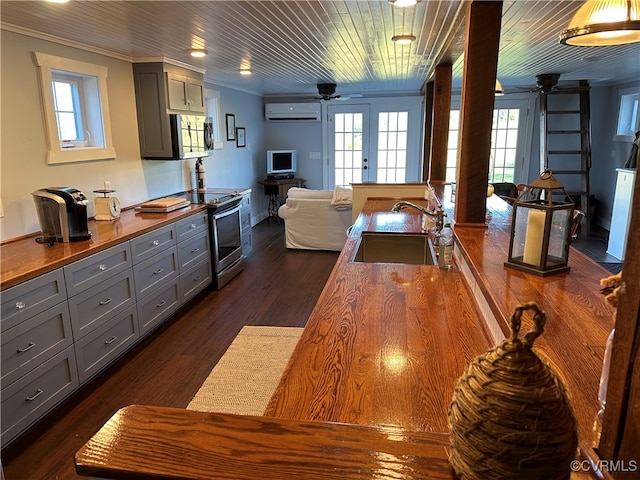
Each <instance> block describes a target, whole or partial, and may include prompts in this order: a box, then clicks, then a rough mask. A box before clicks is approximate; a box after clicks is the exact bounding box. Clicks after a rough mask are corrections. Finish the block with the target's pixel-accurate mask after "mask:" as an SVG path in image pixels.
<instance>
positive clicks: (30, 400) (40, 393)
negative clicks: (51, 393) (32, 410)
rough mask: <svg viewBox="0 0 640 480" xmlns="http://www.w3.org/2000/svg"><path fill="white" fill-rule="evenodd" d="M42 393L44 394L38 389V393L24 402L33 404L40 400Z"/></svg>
mask: <svg viewBox="0 0 640 480" xmlns="http://www.w3.org/2000/svg"><path fill="white" fill-rule="evenodd" d="M42 393H43V392H42V390H40V389H38V390H36V393H34V394H33V395H32V396H30V397H27V398H25V399H24V401H25V402H27V403H31V402H33V401H34V400H35V399H36V398H38V397H39V396H40V395H42Z"/></svg>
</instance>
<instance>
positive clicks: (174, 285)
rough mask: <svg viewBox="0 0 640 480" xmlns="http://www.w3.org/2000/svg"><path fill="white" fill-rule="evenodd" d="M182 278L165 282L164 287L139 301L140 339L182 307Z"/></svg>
mask: <svg viewBox="0 0 640 480" xmlns="http://www.w3.org/2000/svg"><path fill="white" fill-rule="evenodd" d="M181 300H182V295H181V294H180V277H177V276H176V277H175V278H174V279H172V280H170V281H168V282H167V281H165V282H163V285H162V286H161V287H160V288H158V289H156V290H155V291H153V292H150V293H149V294H148V295H147V296H146V297H145V298H143V299H142V300H138V305H137V308H138V326H139V333H140V338H142V337H144V336H145V335H147V334H148V333H150V332H151V331H153V329H155V328H156V327H157V326H158V325H160V324H161V323H162V322H163V321H164V320H166V319H167V318H169V316H170V315H172V314H173V313H174V312H175V311H176V310H178V308H179V307H180V304H181Z"/></svg>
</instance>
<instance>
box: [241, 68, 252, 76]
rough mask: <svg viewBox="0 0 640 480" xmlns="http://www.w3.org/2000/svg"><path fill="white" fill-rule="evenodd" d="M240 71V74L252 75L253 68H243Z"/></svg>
mask: <svg viewBox="0 0 640 480" xmlns="http://www.w3.org/2000/svg"><path fill="white" fill-rule="evenodd" d="M238 71H239V72H240V75H251V69H250V68H241V69H240V70H238Z"/></svg>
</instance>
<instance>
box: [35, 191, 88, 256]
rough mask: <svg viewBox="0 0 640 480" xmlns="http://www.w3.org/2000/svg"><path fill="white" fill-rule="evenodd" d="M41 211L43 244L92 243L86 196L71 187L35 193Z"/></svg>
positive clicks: (39, 211)
mask: <svg viewBox="0 0 640 480" xmlns="http://www.w3.org/2000/svg"><path fill="white" fill-rule="evenodd" d="M32 195H33V200H34V202H35V203H36V210H37V211H38V220H39V221H40V229H41V230H42V238H41V239H39V241H41V242H43V243H50V242H78V241H81V240H89V239H90V238H91V232H90V231H89V227H88V225H87V223H88V220H87V205H88V204H89V201H88V200H87V197H85V195H84V193H82V192H81V191H80V190H77V189H75V188H71V187H49V188H42V189H40V190H36V191H35V192H33V193H32Z"/></svg>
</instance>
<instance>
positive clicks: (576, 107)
mask: <svg viewBox="0 0 640 480" xmlns="http://www.w3.org/2000/svg"><path fill="white" fill-rule="evenodd" d="M590 125H591V114H590V104H589V83H588V82H587V81H586V80H580V81H579V82H578V85H576V86H573V87H571V86H562V87H560V88H559V89H557V90H552V91H551V92H547V93H544V92H540V156H541V158H542V161H543V165H544V168H548V169H550V170H551V171H552V172H553V175H554V176H555V177H556V178H557V179H558V180H559V181H560V182H562V184H563V185H564V186H565V190H566V191H567V193H568V194H569V195H570V196H571V197H572V199H573V200H574V202H575V203H576V209H580V210H582V211H583V212H584V213H585V215H586V216H587V221H586V222H582V224H581V229H582V232H583V233H584V234H585V235H589V223H590V221H589V195H590V192H589V170H590V168H591V137H590ZM578 197H579V201H578Z"/></svg>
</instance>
